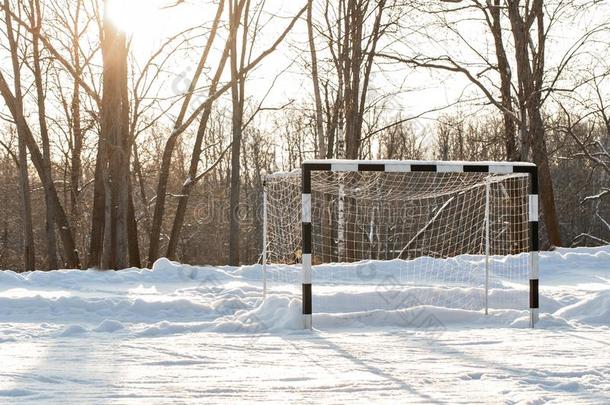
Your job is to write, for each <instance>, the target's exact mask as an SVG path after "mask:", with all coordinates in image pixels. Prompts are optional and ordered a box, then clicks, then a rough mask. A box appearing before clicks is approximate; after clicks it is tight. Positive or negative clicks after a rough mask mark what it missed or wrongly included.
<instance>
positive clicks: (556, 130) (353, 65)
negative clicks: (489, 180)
mask: <svg viewBox="0 0 610 405" xmlns="http://www.w3.org/2000/svg"><path fill="white" fill-rule="evenodd" d="M0 44H1V45H2V46H1V47H0V100H2V101H1V102H0V173H1V175H0V199H1V203H0V268H2V269H13V270H16V271H29V270H34V269H38V270H46V269H61V268H75V269H76V268H83V269H85V268H99V269H123V268H127V267H144V266H151V265H152V263H154V262H155V260H156V259H158V258H160V257H167V258H169V259H171V260H177V261H180V262H183V263H192V264H230V265H238V264H250V263H256V262H258V261H259V260H260V254H261V250H262V216H261V211H262V188H263V181H264V176H265V175H266V174H269V173H273V172H277V171H291V170H293V169H295V168H299V167H300V165H301V162H302V161H304V160H306V159H314V158H319V159H333V158H347V159H436V160H493V161H527V162H534V163H535V164H536V165H537V166H538V168H539V187H540V210H541V231H542V243H541V248H543V249H552V248H554V247H559V246H566V247H569V246H599V245H605V244H610V59H609V58H608V55H610V6H609V5H608V4H607V2H605V1H599V0H506V1H505V0H299V1H291V2H283V1H280V0H203V1H196V0H151V1H146V0H132V1H127V0H0Z"/></svg>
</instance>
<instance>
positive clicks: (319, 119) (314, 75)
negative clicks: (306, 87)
mask: <svg viewBox="0 0 610 405" xmlns="http://www.w3.org/2000/svg"><path fill="white" fill-rule="evenodd" d="M312 14H313V0H309V1H308V2H307V38H308V42H309V53H310V55H311V80H312V82H313V94H314V99H315V106H316V141H317V152H318V153H317V157H318V158H319V159H324V157H325V156H326V147H325V142H324V138H325V136H324V121H323V116H322V96H321V95H320V82H319V78H318V57H317V55H316V44H315V42H314V36H313V19H312Z"/></svg>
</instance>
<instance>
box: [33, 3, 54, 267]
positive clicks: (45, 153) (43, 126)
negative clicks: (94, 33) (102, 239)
mask: <svg viewBox="0 0 610 405" xmlns="http://www.w3.org/2000/svg"><path fill="white" fill-rule="evenodd" d="M31 6H32V8H33V10H32V11H31V17H30V18H31V20H30V21H31V25H32V53H33V55H32V59H33V66H34V82H35V85H36V97H37V105H38V123H39V125H40V138H41V140H42V157H43V160H44V176H45V181H44V183H45V184H50V183H52V182H53V169H52V166H51V152H50V145H49V131H48V127H47V115H46V106H45V94H44V88H43V82H42V69H41V63H40V38H39V37H40V24H41V20H42V18H41V14H40V1H39V0H34V1H33V2H31ZM43 188H44V198H45V208H46V223H45V235H46V245H47V268H48V269H49V270H53V269H58V268H59V262H58V260H57V239H56V237H55V222H56V221H57V219H56V216H57V215H56V212H55V207H54V205H53V204H52V203H51V199H52V197H51V195H50V190H49V188H48V187H43Z"/></svg>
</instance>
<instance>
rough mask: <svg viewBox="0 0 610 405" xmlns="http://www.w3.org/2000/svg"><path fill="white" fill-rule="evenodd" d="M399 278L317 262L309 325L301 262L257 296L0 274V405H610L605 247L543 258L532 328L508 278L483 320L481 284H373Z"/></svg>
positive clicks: (193, 274)
mask: <svg viewBox="0 0 610 405" xmlns="http://www.w3.org/2000/svg"><path fill="white" fill-rule="evenodd" d="M462 259H463V260H469V261H472V262H477V261H480V260H481V258H480V257H476V256H473V257H464V258H462ZM421 260H422V261H424V262H425V261H426V260H432V259H429V258H423V259H421ZM493 260H494V261H495V262H496V263H498V264H501V263H506V264H507V266H508V265H509V264H510V263H508V261H510V260H521V259H519V258H515V259H514V258H499V257H498V258H494V259H493ZM394 265H395V263H394ZM454 265H455V263H453V264H452V263H444V264H443V263H436V266H423V267H425V268H435V269H440V270H435V271H437V272H440V273H437V275H438V274H442V273H443V271H446V274H447V277H451V272H450V269H452V268H454ZM371 266H374V268H375V276H376V277H372V278H367V279H366V280H364V281H363V279H362V277H356V276H354V274H355V273H356V272H357V271H362V270H367V269H369V270H370V268H371ZM497 268H498V269H502V268H503V267H502V266H501V265H498V266H497ZM507 268H508V267H507ZM395 269H396V267H395V266H394V267H392V262H384V263H379V262H376V263H374V262H362V263H358V264H353V265H345V264H343V265H340V264H335V265H325V266H317V267H316V268H315V269H314V272H315V273H317V274H315V275H314V277H315V276H317V277H318V280H319V283H318V284H315V283H314V284H315V285H314V326H315V328H316V330H315V331H313V332H310V331H303V330H302V329H301V315H300V312H301V303H300V297H299V294H298V289H299V285H298V283H299V282H300V279H299V268H298V266H292V267H290V266H289V267H286V266H271V267H270V268H269V274H270V275H271V276H272V280H275V281H276V282H275V283H272V284H270V286H271V287H272V288H271V293H270V294H269V296H268V298H267V299H266V300H264V301H263V300H262V299H261V293H262V283H261V266H259V265H254V266H244V267H240V268H231V267H210V266H207V267H195V266H187V265H181V264H178V263H174V262H170V261H168V260H166V259H160V260H159V261H157V262H156V263H155V264H154V266H153V268H152V269H150V270H148V269H126V270H122V271H117V272H114V271H110V272H101V271H95V270H87V271H74V270H62V271H54V272H31V273H24V274H17V273H14V272H12V271H0V364H2V365H3V366H2V367H1V368H0V404H4V403H6V404H12V403H64V404H65V403H70V401H72V403H107V404H115V403H116V404H129V403H134V404H136V403H143V402H146V403H151V404H154V403H168V402H169V403H172V402H173V403H202V402H209V403H226V402H235V401H256V400H260V401H264V402H275V403H285V402H289V401H297V402H325V403H345V402H350V403H370V402H371V401H375V402H381V403H383V402H386V403H396V402H401V403H405V402H409V403H414V402H422V403H430V402H440V403H443V402H450V403H456V402H463V403H498V402H503V403H545V402H555V403H608V402H610V355H609V354H608V349H609V347H610V343H609V342H610V246H609V247H601V248H578V249H560V250H558V251H556V252H549V253H543V254H542V255H541V275H540V279H541V297H540V298H541V320H540V322H539V324H538V325H537V328H536V329H535V330H531V329H529V328H528V327H527V326H528V323H529V313H528V311H527V309H526V308H524V307H521V306H519V305H521V303H522V302H523V301H522V299H523V297H524V296H526V295H524V294H526V293H527V292H526V291H524V290H523V289H522V288H521V287H520V286H519V285H517V284H516V285H514V286H511V285H508V286H507V285H503V284H502V283H500V282H498V281H497V280H495V279H492V280H493V281H492V284H491V290H490V302H494V303H495V304H496V305H495V306H494V307H493V308H492V310H491V311H490V314H489V316H484V315H483V313H482V307H481V305H480V303H481V302H482V294H483V290H482V289H481V288H477V287H472V288H464V287H456V286H451V285H446V286H417V285H411V284H409V283H408V280H407V283H406V284H404V285H394V284H390V285H386V284H383V283H380V280H384V279H386V277H387V276H388V275H392V271H395ZM274 273H275V275H274ZM367 274H370V272H369V273H367ZM273 277H274V278H273ZM325 277H326V278H325ZM291 278H294V280H296V283H295V282H293V281H294V280H291ZM314 279H315V278H314ZM512 287H514V288H512ZM443 300H457V301H459V302H460V304H462V307H461V308H459V309H458V308H450V307H446V306H439V305H437V304H438V303H439V302H443ZM515 303H516V304H518V305H517V306H515V305H514V304H515ZM504 304H506V305H504ZM525 307H526V306H525Z"/></svg>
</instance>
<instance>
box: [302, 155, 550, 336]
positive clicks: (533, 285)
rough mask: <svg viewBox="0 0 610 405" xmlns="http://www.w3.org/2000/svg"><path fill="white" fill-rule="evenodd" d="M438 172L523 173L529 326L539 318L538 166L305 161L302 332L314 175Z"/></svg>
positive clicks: (308, 293) (308, 313)
mask: <svg viewBox="0 0 610 405" xmlns="http://www.w3.org/2000/svg"><path fill="white" fill-rule="evenodd" d="M318 171H327V172H387V173H396V172H400V173H408V172H438V173H490V174H512V173H524V174H527V175H528V176H529V179H528V180H529V182H528V198H527V201H528V225H529V226H528V229H529V235H528V236H529V238H528V239H529V252H528V273H529V309H530V327H532V328H533V327H534V326H535V324H536V322H537V321H538V317H539V234H538V218H539V215H538V167H537V166H536V165H534V164H533V163H526V162H472V161H424V160H307V161H305V162H303V164H302V166H301V209H302V212H301V227H302V246H301V255H302V256H301V259H302V260H301V277H302V314H303V326H304V328H305V329H312V328H313V320H312V218H311V215H312V210H311V175H312V173H313V172H318Z"/></svg>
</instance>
